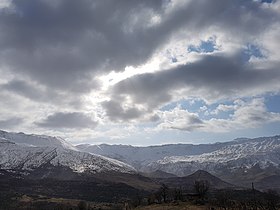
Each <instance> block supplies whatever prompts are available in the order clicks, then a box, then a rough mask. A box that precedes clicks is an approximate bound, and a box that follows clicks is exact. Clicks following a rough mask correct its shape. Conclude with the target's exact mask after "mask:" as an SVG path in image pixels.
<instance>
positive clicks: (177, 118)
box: [158, 107, 204, 132]
mask: <svg viewBox="0 0 280 210" xmlns="http://www.w3.org/2000/svg"><path fill="white" fill-rule="evenodd" d="M161 119H162V121H163V122H162V123H160V124H159V125H158V128H161V129H166V128H167V129H177V130H182V131H188V132H191V131H194V130H197V129H200V128H202V127H204V122H203V121H202V120H200V119H199V116H198V115H197V114H195V113H190V112H188V111H187V110H182V109H181V108H180V107H176V108H175V109H173V110H171V111H164V112H162V113H161Z"/></svg>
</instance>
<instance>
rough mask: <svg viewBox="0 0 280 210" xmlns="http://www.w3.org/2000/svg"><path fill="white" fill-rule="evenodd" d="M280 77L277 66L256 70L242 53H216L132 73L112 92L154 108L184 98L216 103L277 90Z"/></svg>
mask: <svg viewBox="0 0 280 210" xmlns="http://www.w3.org/2000/svg"><path fill="white" fill-rule="evenodd" d="M279 79H280V72H279V71H278V68H277V67H274V68H271V69H257V68H256V67H255V66H253V65H250V64H244V63H242V62H240V57H239V54H238V55H234V56H231V57H229V56H225V55H221V54H213V55H205V56H203V57H202V58H201V59H200V60H198V61H196V62H193V63H188V64H185V65H179V66H177V67H175V68H172V69H168V70H165V71H159V72H155V73H147V74H141V75H136V76H133V77H131V78H128V79H126V80H123V81H121V82H119V83H117V84H116V85H115V86H114V87H113V88H112V90H111V92H112V97H115V96H118V97H119V96H123V98H128V99H129V100H132V101H133V103H134V104H141V105H144V106H146V107H147V110H153V109H156V108H158V107H160V106H162V105H164V104H166V103H169V102H171V101H174V100H178V99H180V98H182V97H195V98H200V99H203V100H205V101H208V102H215V101H219V100H221V99H223V100H232V99H234V98H239V97H247V96H257V95H260V94H265V93H267V92H274V91H278V90H279V89H280V86H279V84H278V82H277V81H278V80H279ZM119 103H126V101H125V100H122V101H119Z"/></svg>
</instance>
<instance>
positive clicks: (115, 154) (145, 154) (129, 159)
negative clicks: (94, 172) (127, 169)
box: [76, 142, 229, 171]
mask: <svg viewBox="0 0 280 210" xmlns="http://www.w3.org/2000/svg"><path fill="white" fill-rule="evenodd" d="M228 144H229V143H227V142H226V143H215V144H200V145H193V144H168V145H161V146H148V147H134V146H131V145H108V144H100V145H90V144H80V145H77V146H76V148H77V149H78V150H80V151H85V152H90V153H93V154H99V155H103V156H106V157H110V158H113V159H117V160H119V161H122V162H125V163H128V164H130V165H132V166H133V167H134V168H136V169H137V170H140V171H143V167H145V166H146V165H148V164H150V163H151V162H154V161H157V160H161V159H163V158H165V157H171V156H184V155H200V154H204V153H207V152H212V151H216V150H218V149H220V148H222V147H223V146H225V145H228Z"/></svg>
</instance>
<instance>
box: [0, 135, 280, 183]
mask: <svg viewBox="0 0 280 210" xmlns="http://www.w3.org/2000/svg"><path fill="white" fill-rule="evenodd" d="M59 167H63V168H66V169H67V170H68V171H72V172H73V173H74V174H79V175H81V174H92V175H95V176H96V175H97V174H100V173H103V174H107V178H106V179H107V180H110V179H113V178H112V177H111V178H110V174H116V173H118V174H132V175H133V174H135V175H136V174H137V173H141V174H142V175H145V176H148V177H154V178H170V177H173V178H174V177H175V176H187V175H190V174H192V173H194V172H195V171H198V170H205V171H208V172H210V173H212V174H213V175H216V176H218V177H219V178H222V179H223V180H225V181H227V182H229V183H235V184H236V183H237V184H239V185H240V186H241V185H242V186H245V187H246V186H249V184H250V183H251V182H253V181H254V182H256V183H257V186H259V187H260V188H269V187H270V188H271V187H274V188H279V189H280V186H278V185H279V184H278V185H277V184H276V185H273V186H270V185H269V183H270V182H275V183H277V181H278V180H280V179H279V178H280V136H273V137H260V138H255V139H245V138H244V139H236V140H233V141H230V142H224V143H215V144H201V145H192V144H170V145H162V146H149V147H134V146H129V145H107V144H101V145H88V144H85V145H77V146H74V145H72V144H70V143H68V142H67V141H65V140H64V139H62V138H57V137H49V136H42V135H27V134H24V133H9V132H5V131H0V168H1V170H5V171H8V172H13V173H20V174H23V175H28V176H30V177H32V176H33V177H34V176H35V177H36V176H37V178H48V177H56V176H58V175H57V174H55V172H53V171H54V169H55V168H56V170H57V168H59ZM61 173H63V172H60V174H61ZM67 174H69V173H67ZM62 177H63V175H62ZM71 177H73V175H71V176H70V178H69V179H71ZM104 177H105V176H104ZM104 177H103V178H104ZM63 179H67V176H64V178H63ZM121 179H124V180H125V178H121Z"/></svg>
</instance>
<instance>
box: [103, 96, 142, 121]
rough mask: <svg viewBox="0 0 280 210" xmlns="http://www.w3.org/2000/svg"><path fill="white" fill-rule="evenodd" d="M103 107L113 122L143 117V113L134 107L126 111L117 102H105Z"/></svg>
mask: <svg viewBox="0 0 280 210" xmlns="http://www.w3.org/2000/svg"><path fill="white" fill-rule="evenodd" d="M102 106H103V108H104V109H105V111H106V113H107V115H108V117H109V118H110V119H111V120H112V121H129V120H133V119H137V118H139V117H140V116H141V115H143V112H141V111H140V110H138V109H137V108H134V107H133V108H127V109H124V108H123V107H122V104H121V103H119V102H117V101H105V102H103V103H102Z"/></svg>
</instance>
